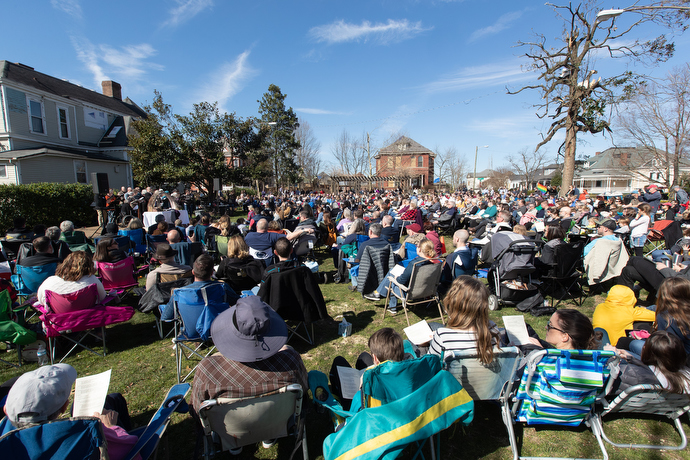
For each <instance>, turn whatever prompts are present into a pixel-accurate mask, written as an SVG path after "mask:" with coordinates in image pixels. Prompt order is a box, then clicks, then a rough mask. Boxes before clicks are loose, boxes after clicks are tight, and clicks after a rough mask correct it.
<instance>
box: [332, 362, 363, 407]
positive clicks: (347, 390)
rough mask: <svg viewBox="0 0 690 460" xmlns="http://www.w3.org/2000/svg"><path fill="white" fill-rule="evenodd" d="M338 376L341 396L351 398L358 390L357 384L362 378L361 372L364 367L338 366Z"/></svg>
mask: <svg viewBox="0 0 690 460" xmlns="http://www.w3.org/2000/svg"><path fill="white" fill-rule="evenodd" d="M337 369H338V377H340V389H341V390H342V392H343V398H345V399H352V398H353V397H354V396H355V393H357V392H358V391H359V384H360V382H361V379H362V374H364V371H365V370H366V369H362V370H361V371H360V370H357V369H355V368H352V367H342V366H338V368H337Z"/></svg>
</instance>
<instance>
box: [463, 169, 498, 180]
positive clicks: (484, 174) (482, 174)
mask: <svg viewBox="0 0 690 460" xmlns="http://www.w3.org/2000/svg"><path fill="white" fill-rule="evenodd" d="M492 172H494V171H493V169H485V170H483V171H477V177H490V176H491V173H492ZM473 174H474V173H473V172H471V173H467V177H468V178H469V177H472V175H473Z"/></svg>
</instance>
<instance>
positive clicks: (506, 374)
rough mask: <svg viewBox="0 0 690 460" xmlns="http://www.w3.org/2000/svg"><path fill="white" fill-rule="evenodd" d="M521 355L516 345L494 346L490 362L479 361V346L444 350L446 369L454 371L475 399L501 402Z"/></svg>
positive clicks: (455, 375) (444, 366)
mask: <svg viewBox="0 0 690 460" xmlns="http://www.w3.org/2000/svg"><path fill="white" fill-rule="evenodd" d="M521 358H522V353H521V352H520V350H519V349H518V348H516V347H504V348H500V349H499V348H497V347H494V359H493V361H491V363H490V364H484V363H482V362H481V361H479V355H478V354H477V350H476V349H471V350H454V351H450V352H444V354H443V368H444V369H445V370H447V371H448V372H450V373H451V374H453V376H454V377H455V378H456V379H457V380H458V382H460V384H461V385H462V387H463V388H464V389H465V390H467V392H468V393H469V394H470V396H472V399H473V400H475V401H498V400H499V398H500V396H501V393H502V391H503V390H504V388H505V386H506V384H508V383H509V382H510V380H511V379H512V378H513V376H514V375H515V369H516V368H517V365H518V362H519V361H520V359H521Z"/></svg>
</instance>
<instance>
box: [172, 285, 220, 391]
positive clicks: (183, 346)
mask: <svg viewBox="0 0 690 460" xmlns="http://www.w3.org/2000/svg"><path fill="white" fill-rule="evenodd" d="M172 300H173V303H174V306H175V318H174V322H175V338H174V339H173V343H174V344H175V361H176V364H177V382H178V383H181V382H184V381H185V380H187V379H188V378H189V376H191V375H192V374H193V373H194V371H195V370H196V366H197V365H198V363H197V364H196V365H195V366H194V367H193V368H192V369H191V370H190V371H189V373H187V375H186V376H185V377H184V378H181V375H182V357H183V356H184V357H185V358H186V359H190V358H191V357H192V356H196V357H198V358H200V359H203V358H205V357H206V356H209V355H210V354H211V353H213V351H214V350H215V349H216V347H215V345H213V341H212V340H211V323H212V322H213V319H215V317H216V316H218V315H219V314H220V313H221V312H223V311H225V310H227V309H228V308H230V305H229V304H227V303H226V302H225V289H224V288H223V284H222V283H213V284H210V285H207V286H204V287H203V288H201V289H198V288H179V289H175V290H173V292H172ZM204 346H205V347H207V352H206V354H201V353H200V351H199V350H201V348H202V347H204Z"/></svg>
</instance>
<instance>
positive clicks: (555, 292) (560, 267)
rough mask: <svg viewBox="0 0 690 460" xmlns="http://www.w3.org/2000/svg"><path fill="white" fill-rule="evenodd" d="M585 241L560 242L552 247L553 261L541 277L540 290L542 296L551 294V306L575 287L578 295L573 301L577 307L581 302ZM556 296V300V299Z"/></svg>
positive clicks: (555, 304)
mask: <svg viewBox="0 0 690 460" xmlns="http://www.w3.org/2000/svg"><path fill="white" fill-rule="evenodd" d="M585 244H586V241H584V240H578V241H574V242H572V243H562V244H559V245H557V246H556V247H555V248H554V261H555V262H554V263H553V264H551V265H550V266H549V272H548V274H547V275H546V276H542V277H541V281H542V282H543V283H542V285H541V288H542V289H541V291H542V294H543V295H544V297H546V296H547V295H548V294H550V295H551V306H552V307H553V308H556V307H558V305H559V304H560V303H561V302H562V301H563V300H565V298H566V297H568V296H569V295H570V294H571V293H572V291H573V289H577V290H578V292H579V296H576V297H577V300H576V301H575V303H576V305H577V306H578V307H579V306H581V305H582V302H583V300H584V299H583V294H584V289H583V284H584V283H583V281H584V280H583V272H584V268H583V257H582V254H583V251H584V249H585ZM556 298H558V300H556Z"/></svg>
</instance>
